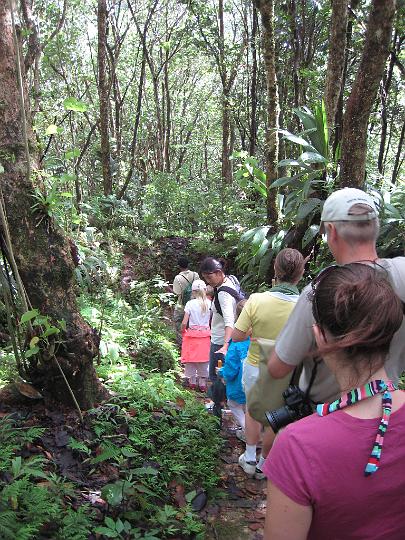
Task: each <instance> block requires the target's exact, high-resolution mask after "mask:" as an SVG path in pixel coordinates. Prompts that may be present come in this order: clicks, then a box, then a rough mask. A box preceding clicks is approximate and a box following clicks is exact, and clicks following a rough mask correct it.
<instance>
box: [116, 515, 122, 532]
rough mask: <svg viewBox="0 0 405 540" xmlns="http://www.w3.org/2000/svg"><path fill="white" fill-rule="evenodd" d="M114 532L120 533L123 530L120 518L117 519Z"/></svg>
mask: <svg viewBox="0 0 405 540" xmlns="http://www.w3.org/2000/svg"><path fill="white" fill-rule="evenodd" d="M115 530H116V531H117V533H122V531H123V530H124V524H123V523H122V521H121V520H120V518H118V519H117V521H116V522H115Z"/></svg>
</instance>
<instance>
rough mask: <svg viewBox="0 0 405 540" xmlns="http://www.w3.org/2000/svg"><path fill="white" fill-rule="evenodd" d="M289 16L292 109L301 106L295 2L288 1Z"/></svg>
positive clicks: (299, 53) (298, 40) (293, 0)
mask: <svg viewBox="0 0 405 540" xmlns="http://www.w3.org/2000/svg"><path fill="white" fill-rule="evenodd" d="M289 15H290V29H291V38H292V41H291V43H292V48H293V87H294V107H299V105H301V99H300V84H301V83H300V77H299V69H300V57H301V51H300V39H299V35H298V29H297V6H296V3H295V0H289ZM297 125H298V126H299V120H297Z"/></svg>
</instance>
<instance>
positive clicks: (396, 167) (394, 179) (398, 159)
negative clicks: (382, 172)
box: [391, 122, 405, 184]
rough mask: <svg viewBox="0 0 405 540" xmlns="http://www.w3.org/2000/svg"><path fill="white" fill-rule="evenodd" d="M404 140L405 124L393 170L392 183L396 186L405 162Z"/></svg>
mask: <svg viewBox="0 0 405 540" xmlns="http://www.w3.org/2000/svg"><path fill="white" fill-rule="evenodd" d="M404 139H405V122H404V123H403V124H402V129H401V136H400V137H399V143H398V148H397V153H396V156H395V163H394V168H393V169H392V178H391V182H392V183H393V184H396V182H397V177H398V172H399V169H400V167H401V163H402V161H403V160H404V156H403V155H402V147H403V145H404ZM401 156H402V161H401Z"/></svg>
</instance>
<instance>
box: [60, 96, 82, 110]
mask: <svg viewBox="0 0 405 540" xmlns="http://www.w3.org/2000/svg"><path fill="white" fill-rule="evenodd" d="M63 106H64V107H65V109H66V110H67V111H75V112H86V111H87V105H86V104H85V103H84V102H83V101H80V100H79V99H76V98H75V97H68V98H66V99H65V100H64V101H63Z"/></svg>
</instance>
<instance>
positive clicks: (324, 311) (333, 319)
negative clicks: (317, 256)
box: [311, 263, 403, 375]
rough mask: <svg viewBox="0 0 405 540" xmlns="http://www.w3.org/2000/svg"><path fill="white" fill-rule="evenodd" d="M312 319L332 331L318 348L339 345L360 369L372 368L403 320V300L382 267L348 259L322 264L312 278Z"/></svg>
mask: <svg viewBox="0 0 405 540" xmlns="http://www.w3.org/2000/svg"><path fill="white" fill-rule="evenodd" d="M312 288H313V292H312V298H311V299H312V313H313V315H314V318H315V321H316V322H317V323H318V324H319V325H320V327H321V328H322V329H324V330H327V331H328V332H329V333H330V334H331V335H332V336H333V341H329V342H328V343H326V344H325V345H324V346H322V347H321V348H320V349H319V350H318V354H320V355H322V354H325V353H331V352H338V351H342V352H344V354H345V355H346V358H347V360H348V362H350V364H351V365H352V366H353V367H354V368H355V371H356V372H357V374H358V375H359V374H360V371H361V368H362V366H364V365H368V366H369V368H370V372H371V374H372V373H373V372H375V371H376V370H377V369H379V368H380V367H381V366H382V365H383V364H384V361H385V356H386V354H387V353H388V350H389V346H390V342H391V340H392V338H393V336H394V334H395V332H396V331H397V330H398V329H399V327H400V326H401V323H402V320H403V304H402V302H401V300H400V299H399V298H398V296H397V295H396V294H395V292H394V291H393V290H392V288H391V285H390V284H389V283H388V281H387V280H386V275H384V274H383V273H382V270H381V271H380V270H377V269H375V268H374V267H372V266H369V265H365V264H360V263H352V264H347V265H345V266H332V267H329V268H327V269H326V270H324V272H323V273H321V274H320V275H319V276H318V277H317V278H316V279H315V280H314V282H313V284H312Z"/></svg>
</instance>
